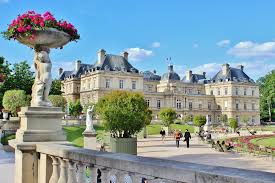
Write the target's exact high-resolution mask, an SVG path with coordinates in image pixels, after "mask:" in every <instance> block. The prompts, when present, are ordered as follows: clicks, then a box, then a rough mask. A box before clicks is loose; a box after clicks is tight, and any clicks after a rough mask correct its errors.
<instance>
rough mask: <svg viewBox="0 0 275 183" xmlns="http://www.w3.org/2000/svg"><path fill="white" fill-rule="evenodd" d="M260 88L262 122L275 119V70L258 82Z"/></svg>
mask: <svg viewBox="0 0 275 183" xmlns="http://www.w3.org/2000/svg"><path fill="white" fill-rule="evenodd" d="M257 83H258V84H259V86H260V115H261V119H262V120H265V121H266V120H268V121H272V120H274V119H275V115H274V114H275V70H273V71H271V72H270V73H268V74H267V75H266V76H264V77H261V78H259V79H258V80H257Z"/></svg>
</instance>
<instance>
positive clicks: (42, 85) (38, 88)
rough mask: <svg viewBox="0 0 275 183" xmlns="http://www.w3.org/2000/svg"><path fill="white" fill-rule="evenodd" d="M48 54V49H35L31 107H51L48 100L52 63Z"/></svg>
mask: <svg viewBox="0 0 275 183" xmlns="http://www.w3.org/2000/svg"><path fill="white" fill-rule="evenodd" d="M49 53H50V49H49V48H46V47H36V48H35V56H34V68H35V70H36V76H35V80H34V84H33V86H32V101H31V106H32V107H41V106H45V107H51V106H52V103H51V102H50V101H49V99H48V96H49V92H50V89H51V84H52V75H51V68H52V63H51V60H50V57H49Z"/></svg>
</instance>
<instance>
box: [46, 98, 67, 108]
mask: <svg viewBox="0 0 275 183" xmlns="http://www.w3.org/2000/svg"><path fill="white" fill-rule="evenodd" d="M49 100H50V101H51V103H52V104H53V107H61V108H62V111H65V108H66V103H67V102H66V99H65V98H64V97H63V96H61V95H50V96H49Z"/></svg>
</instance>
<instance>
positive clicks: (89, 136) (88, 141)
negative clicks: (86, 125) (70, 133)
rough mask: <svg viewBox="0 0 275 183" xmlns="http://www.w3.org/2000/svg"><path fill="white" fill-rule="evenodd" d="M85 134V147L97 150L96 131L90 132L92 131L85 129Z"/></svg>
mask: <svg viewBox="0 0 275 183" xmlns="http://www.w3.org/2000/svg"><path fill="white" fill-rule="evenodd" d="M82 135H83V136H84V148H85V149H92V150H97V149H96V146H97V143H96V135H97V134H96V133H94V132H90V131H84V132H83V133H82Z"/></svg>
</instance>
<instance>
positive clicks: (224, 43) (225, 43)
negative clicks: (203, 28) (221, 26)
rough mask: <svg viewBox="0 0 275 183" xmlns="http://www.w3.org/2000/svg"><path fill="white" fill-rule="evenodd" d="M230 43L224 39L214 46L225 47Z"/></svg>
mask: <svg viewBox="0 0 275 183" xmlns="http://www.w3.org/2000/svg"><path fill="white" fill-rule="evenodd" d="M230 43H231V41H230V40H228V39H224V40H221V41H219V42H217V43H216V45H217V46H219V47H225V46H227V45H229V44H230Z"/></svg>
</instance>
